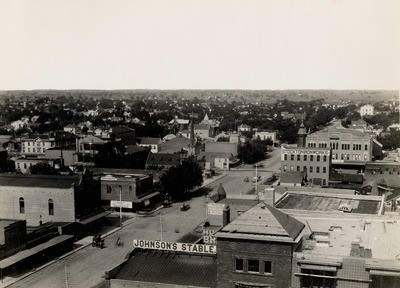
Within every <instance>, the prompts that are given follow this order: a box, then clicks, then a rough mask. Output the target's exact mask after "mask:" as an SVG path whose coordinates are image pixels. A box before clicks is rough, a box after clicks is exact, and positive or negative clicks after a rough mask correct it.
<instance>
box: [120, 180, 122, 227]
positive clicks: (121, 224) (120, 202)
mask: <svg viewBox="0 0 400 288" xmlns="http://www.w3.org/2000/svg"><path fill="white" fill-rule="evenodd" d="M119 227H122V186H121V185H119Z"/></svg>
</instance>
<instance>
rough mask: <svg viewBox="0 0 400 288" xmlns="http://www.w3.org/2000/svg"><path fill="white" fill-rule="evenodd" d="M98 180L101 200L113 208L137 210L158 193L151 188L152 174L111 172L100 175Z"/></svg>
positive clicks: (146, 204)
mask: <svg viewBox="0 0 400 288" xmlns="http://www.w3.org/2000/svg"><path fill="white" fill-rule="evenodd" d="M100 181H101V201H102V203H103V205H106V206H109V207H113V208H119V207H121V208H123V209H127V210H139V209H142V208H144V207H146V206H149V205H150V204H151V202H152V201H153V200H154V198H155V197H157V196H158V195H159V194H160V193H159V192H156V191H154V189H153V175H152V174H150V175H145V174H132V173H128V172H127V173H112V174H106V175H102V176H101V177H100ZM120 200H121V202H120Z"/></svg>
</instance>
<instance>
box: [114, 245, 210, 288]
mask: <svg viewBox="0 0 400 288" xmlns="http://www.w3.org/2000/svg"><path fill="white" fill-rule="evenodd" d="M215 260H216V258H215V257H214V256H208V255H197V254H189V253H179V254H178V253H173V254H171V253H167V252H162V251H155V252H151V253H148V252H144V251H142V250H140V249H135V252H134V255H133V257H132V258H130V259H129V260H128V261H126V262H125V263H124V264H122V265H121V269H120V270H119V271H118V273H116V275H115V276H114V277H113V279H121V280H128V281H136V282H148V283H157V284H158V283H164V284H166V285H167V284H168V285H177V286H180V287H212V288H214V287H217V283H216V282H217V262H216V261H215ZM200 272H201V273H200Z"/></svg>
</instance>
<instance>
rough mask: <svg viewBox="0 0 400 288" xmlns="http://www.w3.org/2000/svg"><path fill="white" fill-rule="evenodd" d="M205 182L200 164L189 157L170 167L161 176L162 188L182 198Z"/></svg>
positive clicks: (164, 191) (171, 194) (177, 197)
mask: <svg viewBox="0 0 400 288" xmlns="http://www.w3.org/2000/svg"><path fill="white" fill-rule="evenodd" d="M202 183H203V174H202V171H201V167H200V166H199V164H198V163H197V162H196V161H195V160H194V159H193V158H189V159H188V160H185V161H183V162H182V164H179V165H178V166H175V167H171V168H169V169H168V170H167V171H166V172H165V173H164V174H163V175H162V176H161V177H160V186H161V190H162V192H163V193H164V194H165V195H167V194H168V195H170V196H171V197H172V198H173V199H182V197H184V195H185V194H186V193H187V192H189V191H190V190H192V189H193V188H195V187H199V186H201V184H202Z"/></svg>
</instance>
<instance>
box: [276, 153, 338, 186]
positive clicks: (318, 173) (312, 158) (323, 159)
mask: <svg viewBox="0 0 400 288" xmlns="http://www.w3.org/2000/svg"><path fill="white" fill-rule="evenodd" d="M281 163H282V164H281V165H282V166H281V171H283V172H285V171H297V172H299V171H301V172H304V174H305V175H306V177H307V181H308V182H311V183H313V184H315V185H320V186H328V185H329V172H330V169H331V163H332V155H331V149H329V148H309V147H293V148H291V147H289V146H282V149H281Z"/></svg>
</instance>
